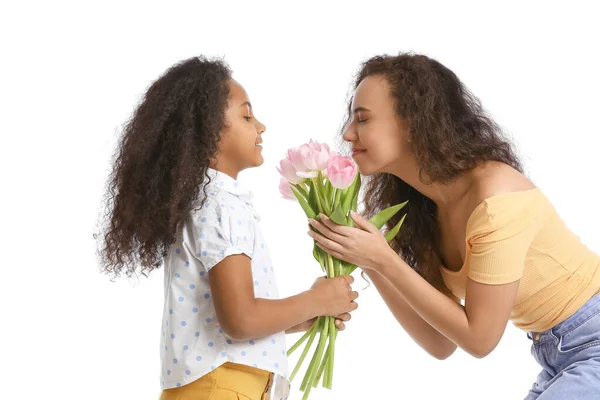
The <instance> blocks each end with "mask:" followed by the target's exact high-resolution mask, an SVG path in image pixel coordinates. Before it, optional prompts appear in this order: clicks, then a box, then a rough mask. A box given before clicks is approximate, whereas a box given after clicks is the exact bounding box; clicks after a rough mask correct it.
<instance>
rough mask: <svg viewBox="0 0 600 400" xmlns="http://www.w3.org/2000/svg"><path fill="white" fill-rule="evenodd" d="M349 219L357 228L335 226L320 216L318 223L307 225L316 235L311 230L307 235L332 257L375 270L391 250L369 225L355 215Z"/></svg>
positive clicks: (372, 226) (310, 222) (353, 213)
mask: <svg viewBox="0 0 600 400" xmlns="http://www.w3.org/2000/svg"><path fill="white" fill-rule="evenodd" d="M350 216H351V218H352V220H353V221H354V223H355V224H356V228H353V227H349V226H343V225H338V224H336V223H335V222H333V221H332V220H331V219H329V218H327V217H326V216H325V215H323V214H321V215H320V218H321V222H319V221H316V220H314V219H309V224H310V225H311V226H312V227H313V228H314V229H315V230H316V231H318V232H315V231H314V230H312V229H311V230H309V232H308V235H309V236H310V237H312V238H313V239H315V240H316V241H317V246H319V247H320V248H321V249H323V250H324V251H325V252H327V253H329V254H331V255H332V256H333V257H335V258H338V259H340V260H343V261H346V262H349V263H351V264H355V265H358V266H359V267H361V268H363V269H372V270H377V269H378V267H379V266H380V265H381V264H382V262H383V260H385V259H386V257H389V256H390V255H391V254H394V251H393V250H392V248H391V247H390V246H389V244H388V243H387V241H386V240H385V237H384V236H383V235H382V234H381V232H379V230H378V229H377V228H376V227H375V226H374V225H373V224H372V223H370V222H369V221H368V220H366V219H365V218H364V217H362V216H360V215H358V214H357V213H355V212H351V213H350ZM394 255H395V254H394Z"/></svg>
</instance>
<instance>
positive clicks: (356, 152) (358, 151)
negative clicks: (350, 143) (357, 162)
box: [352, 148, 366, 156]
mask: <svg viewBox="0 0 600 400" xmlns="http://www.w3.org/2000/svg"><path fill="white" fill-rule="evenodd" d="M365 151H366V150H364V149H357V148H353V149H352V155H353V156H355V155H357V154H360V153H364V152H365Z"/></svg>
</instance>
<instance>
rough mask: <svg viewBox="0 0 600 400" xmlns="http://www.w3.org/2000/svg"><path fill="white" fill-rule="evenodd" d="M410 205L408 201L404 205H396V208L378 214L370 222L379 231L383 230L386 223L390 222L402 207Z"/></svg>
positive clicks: (392, 207)
mask: <svg viewBox="0 0 600 400" xmlns="http://www.w3.org/2000/svg"><path fill="white" fill-rule="evenodd" d="M406 203H408V200H406V201H405V202H404V203H400V204H396V205H395V206H391V207H388V208H386V209H385V210H382V211H380V212H378V213H377V215H375V216H373V217H372V218H371V219H370V220H369V222H370V223H372V224H373V225H375V226H376V227H377V229H381V227H382V226H383V225H385V223H386V222H388V221H389V219H390V218H392V217H393V216H394V215H396V213H397V212H398V211H400V209H402V207H404V206H405V205H406Z"/></svg>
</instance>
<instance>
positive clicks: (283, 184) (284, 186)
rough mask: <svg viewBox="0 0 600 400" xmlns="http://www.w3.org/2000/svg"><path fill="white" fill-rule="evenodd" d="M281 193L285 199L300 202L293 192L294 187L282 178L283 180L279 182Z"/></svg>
mask: <svg viewBox="0 0 600 400" xmlns="http://www.w3.org/2000/svg"><path fill="white" fill-rule="evenodd" d="M279 192H280V193H281V195H282V196H283V198H284V199H287V200H298V199H296V196H294V193H293V192H292V187H291V186H290V183H289V182H288V181H287V179H285V178H284V177H281V179H280V180H279Z"/></svg>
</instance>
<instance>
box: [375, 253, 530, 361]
mask: <svg viewBox="0 0 600 400" xmlns="http://www.w3.org/2000/svg"><path fill="white" fill-rule="evenodd" d="M393 256H394V257H393V258H392V257H391V256H390V257H389V258H387V259H385V260H384V261H383V262H382V263H381V265H380V266H379V267H378V271H380V273H381V275H383V276H385V277H386V278H387V279H388V281H389V282H390V284H391V286H392V287H393V288H395V289H396V290H397V292H398V293H399V294H400V296H401V298H402V299H403V300H404V301H405V302H406V304H407V305H408V306H409V307H410V308H412V309H413V310H414V312H415V313H416V314H417V315H419V316H420V317H421V318H422V319H423V322H425V323H426V324H428V325H430V326H431V327H432V328H433V329H435V330H437V331H438V332H440V333H441V334H442V335H443V336H445V337H446V338H448V339H449V340H451V341H452V342H454V343H456V345H458V346H459V347H460V348H461V349H463V350H464V351H466V352H467V353H469V354H471V355H472V356H474V357H477V358H482V357H485V356H487V355H488V354H489V353H491V352H492V350H494V348H495V347H496V346H497V345H498V343H499V342H500V339H501V338H502V335H503V333H504V330H505V329H506V324H507V323H508V319H509V317H510V311H511V309H512V307H513V304H514V301H515V298H516V295H517V290H518V287H519V281H516V282H513V283H508V284H504V285H485V284H481V283H477V282H475V281H473V280H471V279H468V281H467V298H466V299H465V306H462V305H460V304H458V303H456V302H455V301H453V300H451V299H450V298H448V297H447V296H445V295H444V294H443V293H441V292H440V291H438V290H437V289H435V288H434V287H433V286H431V285H430V284H429V283H428V282H427V281H425V280H424V279H423V278H422V277H421V276H420V275H419V274H417V272H415V271H414V270H413V269H412V268H410V267H409V266H408V265H407V264H406V263H405V262H404V261H403V260H402V259H401V258H400V257H399V256H397V255H396V254H393Z"/></svg>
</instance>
